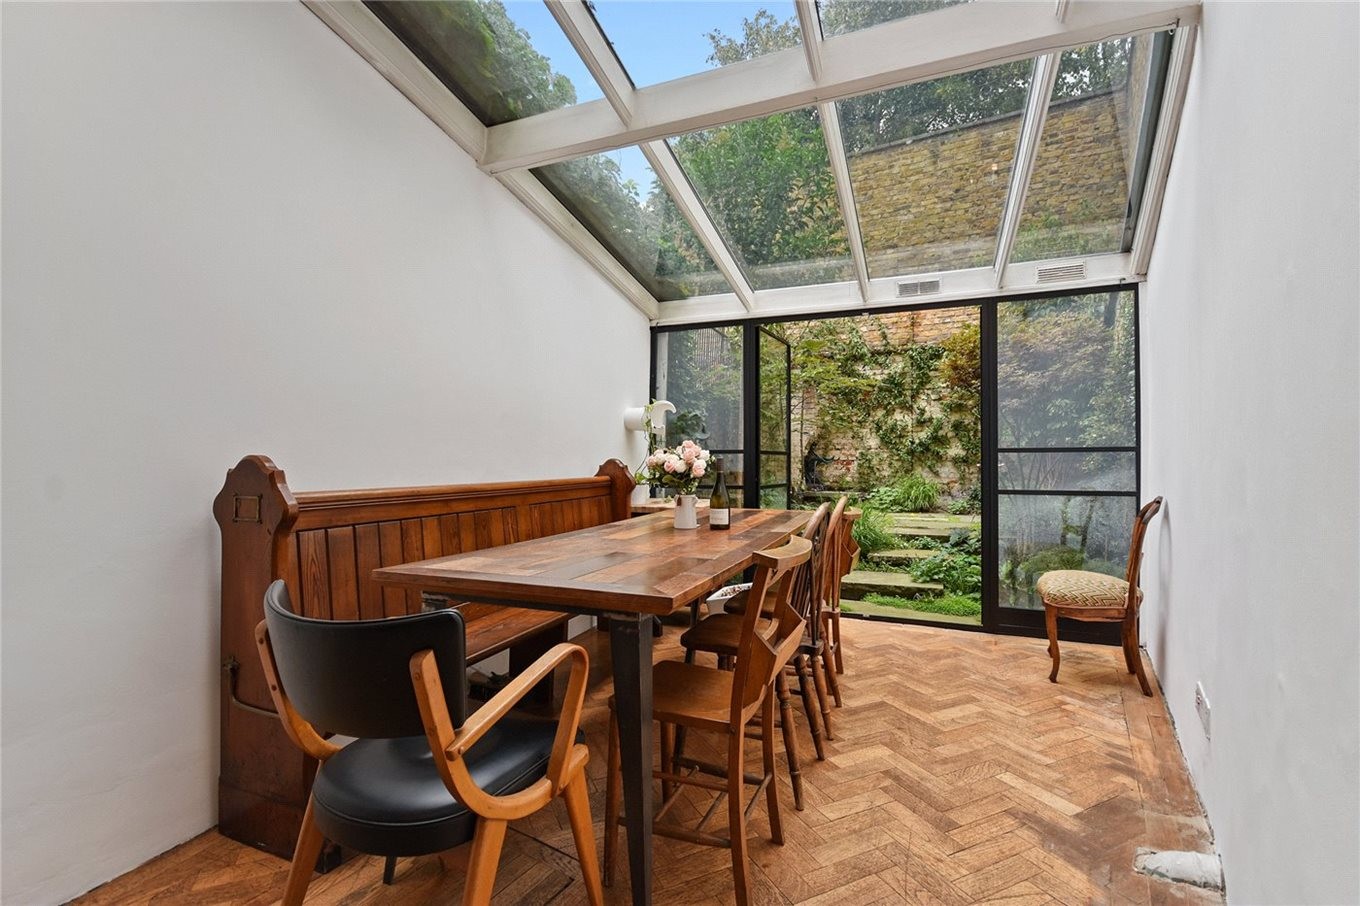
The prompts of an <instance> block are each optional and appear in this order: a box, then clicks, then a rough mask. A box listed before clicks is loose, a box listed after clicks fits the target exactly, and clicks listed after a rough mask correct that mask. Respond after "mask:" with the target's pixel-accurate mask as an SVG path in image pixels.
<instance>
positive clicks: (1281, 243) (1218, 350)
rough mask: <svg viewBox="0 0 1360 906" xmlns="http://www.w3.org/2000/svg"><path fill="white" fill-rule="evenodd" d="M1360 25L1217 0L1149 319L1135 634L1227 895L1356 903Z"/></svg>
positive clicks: (1203, 43)
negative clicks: (1150, 502)
mask: <svg viewBox="0 0 1360 906" xmlns="http://www.w3.org/2000/svg"><path fill="white" fill-rule="evenodd" d="M1358 32H1360V7H1357V6H1356V5H1355V4H1349V3H1348V4H1311V3H1299V2H1291V3H1269V4H1266V3H1219V2H1210V3H1206V4H1205V6H1204V20H1203V29H1202V31H1201V34H1200V41H1199V47H1198V50H1197V52H1196V57H1195V62H1194V71H1193V75H1192V78H1191V82H1190V88H1189V97H1188V103H1187V106H1186V109H1185V116H1184V120H1183V123H1182V126H1181V131H1180V138H1179V141H1178V142H1177V145H1176V156H1175V160H1174V162H1173V165H1172V169H1171V179H1170V183H1169V185H1168V187H1167V193H1166V207H1165V209H1164V210H1163V212H1162V218H1161V228H1160V230H1159V231H1158V235H1157V245H1156V252H1155V254H1154V255H1153V258H1152V262H1151V267H1150V269H1149V280H1148V283H1147V286H1146V292H1145V293H1144V294H1143V297H1142V304H1141V306H1140V308H1141V315H1142V337H1141V346H1142V389H1143V397H1142V418H1143V469H1144V471H1143V488H1144V496H1145V497H1152V496H1153V495H1156V494H1162V495H1165V497H1166V507H1165V509H1164V511H1163V513H1162V515H1161V517H1159V519H1158V520H1157V521H1155V522H1154V523H1153V524H1152V528H1151V531H1150V532H1149V537H1148V540H1147V548H1146V555H1145V558H1144V568H1143V569H1144V571H1143V576H1144V579H1143V586H1144V588H1145V589H1146V592H1147V602H1146V604H1145V609H1144V613H1145V617H1144V622H1143V635H1144V639H1145V641H1146V643H1147V645H1148V648H1149V651H1150V653H1151V656H1152V660H1153V662H1154V664H1155V665H1156V668H1157V673H1158V675H1159V677H1160V679H1161V683H1162V688H1163V690H1164V692H1165V694H1166V698H1167V702H1168V704H1169V705H1170V708H1171V713H1172V716H1173V717H1174V718H1175V722H1176V730H1177V734H1178V736H1179V737H1180V741H1181V745H1182V747H1183V749H1184V751H1185V755H1186V758H1187V760H1188V762H1189V765H1190V769H1191V772H1192V774H1193V775H1194V779H1195V782H1196V785H1197V787H1198V789H1199V791H1200V795H1201V796H1202V798H1203V800H1204V803H1205V805H1206V807H1207V809H1208V815H1209V820H1210V822H1211V824H1212V825H1213V830H1214V835H1215V844H1216V846H1217V847H1218V849H1219V850H1220V851H1221V853H1222V855H1223V861H1224V867H1225V869H1226V873H1227V883H1228V899H1229V901H1230V902H1232V903H1356V902H1360V878H1358V877H1357V860H1358V859H1360V835H1358V831H1360V808H1358V807H1357V800H1358V799H1360V730H1358V728H1357V719H1358V716H1360V697H1358V693H1360V672H1357V648H1358V647H1360V608H1358V607H1357V603H1358V601H1357V599H1358V598H1360V591H1357V589H1360V570H1358V569H1357V552H1358V549H1360V529H1358V526H1357V523H1360V507H1358V505H1357V496H1358V495H1360V436H1358V435H1360V414H1358V412H1357V408H1358V407H1360V398H1358V397H1357V385H1358V384H1360V370H1358V369H1357V345H1358V344H1357V335H1358V332H1360V303H1357V292H1356V287H1357V282H1358V281H1360V261H1358V260H1357V259H1358V257H1360V233H1358V231H1357V220H1358V219H1360V203H1358V201H1357V192H1358V191H1360V188H1358V187H1357V169H1360V167H1358V164H1357V146H1358V145H1360V127H1358V126H1357V110H1360V96H1358V95H1357V86H1358V85H1360V64H1358V63H1357V42H1356V35H1357V33H1358ZM1197 682H1202V683H1203V686H1204V690H1205V692H1206V693H1207V695H1208V699H1209V703H1210V705H1211V707H1212V710H1211V718H1210V731H1211V732H1210V734H1209V735H1208V736H1207V737H1206V734H1205V732H1204V730H1203V729H1202V728H1201V725H1200V721H1199V718H1198V716H1197V714H1196V710H1195V684H1196V683H1197Z"/></svg>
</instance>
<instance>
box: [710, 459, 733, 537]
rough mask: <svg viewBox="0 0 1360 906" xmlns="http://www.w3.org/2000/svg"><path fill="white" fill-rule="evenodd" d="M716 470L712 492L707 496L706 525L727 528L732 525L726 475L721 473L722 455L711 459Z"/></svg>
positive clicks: (713, 527) (712, 527)
mask: <svg viewBox="0 0 1360 906" xmlns="http://www.w3.org/2000/svg"><path fill="white" fill-rule="evenodd" d="M713 468H714V469H716V470H717V472H718V477H717V480H715V481H714V482H713V493H712V494H711V495H710V496H709V498H708V527H709V528H711V529H728V528H731V526H732V502H731V501H730V500H729V499H728V496H727V476H726V475H724V474H723V463H722V457H721V456H719V457H716V458H714V460H713Z"/></svg>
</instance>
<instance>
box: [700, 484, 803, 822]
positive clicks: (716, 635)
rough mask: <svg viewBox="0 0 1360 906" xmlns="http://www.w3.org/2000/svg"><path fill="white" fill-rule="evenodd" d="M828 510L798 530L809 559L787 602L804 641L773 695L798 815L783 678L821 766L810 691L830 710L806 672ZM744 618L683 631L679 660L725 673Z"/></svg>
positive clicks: (725, 617) (795, 755) (770, 606)
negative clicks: (703, 662)
mask: <svg viewBox="0 0 1360 906" xmlns="http://www.w3.org/2000/svg"><path fill="white" fill-rule="evenodd" d="M829 510H830V504H826V503H824V504H822V505H821V506H820V507H818V508H817V510H816V511H815V512H814V513H813V514H812V518H811V519H809V520H808V523H807V525H806V526H805V527H804V528H803V532H802V537H803V538H805V539H807V540H808V541H809V542H810V543H811V544H812V553H811V556H810V558H809V561H808V568H807V569H805V570H803V572H802V573H801V574H800V575H799V576H798V577H797V579H796V580H795V583H794V587H793V592H792V598H791V601H792V603H793V608H794V610H795V611H796V612H797V613H798V615H799V616H800V617H801V618H802V619H803V620H804V621H805V626H804V637H803V640H802V642H801V643H800V644H799V647H798V649H797V650H795V652H794V656H793V658H792V660H791V662H790V663H789V664H788V665H785V666H786V667H787V668H788V669H780V670H779V671H778V673H777V674H776V675H775V690H774V691H775V698H776V699H777V701H778V703H779V724H780V731H781V733H782V735H783V738H784V754H785V757H786V759H787V760H788V765H789V784H790V786H792V788H793V806H794V808H795V809H797V810H798V811H802V810H803V776H802V759H801V757H800V755H799V751H798V750H799V748H800V746H799V743H798V734H797V730H796V728H795V727H794V718H793V706H792V695H791V693H790V691H789V677H788V672H789V670H792V671H793V673H794V676H795V677H796V678H797V680H798V690H797V691H798V695H799V697H800V698H801V699H802V702H803V710H804V712H805V713H806V714H807V721H808V729H809V731H810V732H811V735H812V745H813V749H814V751H815V752H816V754H817V760H818V761H824V760H825V759H826V750H825V747H824V745H823V743H822V730H821V727H820V726H819V724H820V723H821V721H823V720H825V717H824V716H823V714H822V713H819V711H818V709H817V706H816V704H814V702H813V696H814V694H815V690H817V691H820V692H821V696H820V697H821V705H822V709H823V711H825V712H829V711H830V709H829V708H828V707H827V706H826V689H825V686H820V687H818V686H817V684H816V683H815V682H814V680H813V678H812V677H813V674H812V671H813V670H815V669H817V664H816V663H815V660H814V659H815V658H816V657H817V656H818V655H817V652H819V651H820V645H819V642H818V640H817V638H816V637H815V630H816V629H817V626H816V623H815V621H814V620H813V619H812V618H813V616H814V615H815V614H816V613H817V609H816V608H817V600H818V597H817V589H818V588H819V587H820V578H821V576H820V570H821V567H822V563H823V552H824V551H825V550H826V546H827V544H828V542H829V541H830V532H829V530H828V524H827V513H828V511H829ZM778 591H779V590H778V588H777V587H771V588H769V589H768V590H767V591H766V593H765V598H764V601H763V603H762V606H761V619H772V618H773V616H774V613H775V608H776V605H777V603H778ZM747 592H749V588H748V589H747V591H746V592H742V593H740V594H739V596H740V598H741V601H743V602H744V600H745V597H746V594H747ZM744 613H745V607H740V608H734V609H733V610H732V611H731V612H726V613H719V614H714V615H713V616H711V617H708V618H707V619H705V620H702V621H700V622H699V623H698V624H697V625H695V626H693V627H691V628H690V629H688V630H687V631H686V632H685V633H684V634H682V635H681V636H680V645H681V646H682V647H683V648H684V649H685V660H686V661H688V662H690V663H693V661H694V655H695V654H696V653H697V652H704V653H707V654H713V655H716V656H717V658H718V666H719V667H722V668H724V669H731V668H732V667H733V666H734V665H735V663H736V659H737V653H738V651H739V650H740V648H741V642H742V630H743V615H744ZM809 628H810V629H811V630H812V631H813V633H814V636H813V637H812V638H809V637H808V630H809ZM683 740H684V734H683V733H681V734H679V739H678V740H677V748H678V747H679V746H680V745H681V744H683Z"/></svg>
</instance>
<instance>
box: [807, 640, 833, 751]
mask: <svg viewBox="0 0 1360 906" xmlns="http://www.w3.org/2000/svg"><path fill="white" fill-rule="evenodd" d="M824 667H825V664H824V663H823V661H822V656H821V655H820V654H814V655H812V656H811V657H809V658H808V671H809V672H811V674H812V688H813V689H815V690H816V691H817V704H818V705H820V706H821V709H822V733H823V734H824V735H825V736H826V738H827V739H829V740H830V739H835V738H836V737H835V735H833V734H832V732H831V703H830V702H829V701H828V700H827V695H826V671H825V670H824V669H823V668H824Z"/></svg>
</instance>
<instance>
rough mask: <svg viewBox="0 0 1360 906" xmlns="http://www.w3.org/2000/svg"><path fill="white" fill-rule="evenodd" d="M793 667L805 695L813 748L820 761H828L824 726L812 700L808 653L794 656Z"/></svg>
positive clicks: (801, 692) (799, 687)
mask: <svg viewBox="0 0 1360 906" xmlns="http://www.w3.org/2000/svg"><path fill="white" fill-rule="evenodd" d="M793 669H794V671H795V672H796V673H797V674H798V692H799V693H800V694H801V695H802V696H803V711H804V713H806V714H807V719H808V729H809V730H810V731H811V732H812V748H813V750H814V751H815V752H816V753H817V760H818V761H826V750H825V749H824V748H823V747H822V728H821V727H820V726H819V720H818V714H817V707H816V705H814V704H813V702H812V677H811V676H809V675H808V663H807V655H805V654H800V655H798V657H796V658H794V660H793Z"/></svg>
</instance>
